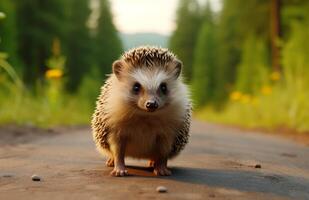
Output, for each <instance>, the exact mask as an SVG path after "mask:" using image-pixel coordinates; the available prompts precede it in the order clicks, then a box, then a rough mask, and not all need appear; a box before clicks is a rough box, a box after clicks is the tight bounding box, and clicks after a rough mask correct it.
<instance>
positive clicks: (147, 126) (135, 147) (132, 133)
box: [92, 47, 192, 176]
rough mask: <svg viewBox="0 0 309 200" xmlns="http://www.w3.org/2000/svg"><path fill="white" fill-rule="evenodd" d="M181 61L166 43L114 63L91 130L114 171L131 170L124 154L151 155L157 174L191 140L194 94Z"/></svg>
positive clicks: (133, 52)
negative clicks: (126, 164)
mask: <svg viewBox="0 0 309 200" xmlns="http://www.w3.org/2000/svg"><path fill="white" fill-rule="evenodd" d="M182 67H183V66H182V63H181V61H179V60H178V59H177V58H176V56H175V55H174V54H173V53H171V52H170V51H169V50H167V49H163V48H157V47H138V48H135V49H132V50H129V51H127V52H125V53H124V54H123V55H122V56H121V58H120V59H119V60H117V61H115V62H114V63H113V66H112V68H113V73H112V74H111V75H110V76H109V77H108V79H107V80H106V82H105V84H104V85H103V86H102V88H101V94H100V96H99V97H98V100H97V103H96V109H95V112H94V114H93V116H92V133H93V139H94V141H95V144H96V147H97V149H98V151H99V152H100V153H102V154H103V155H105V156H107V157H108V161H107V162H106V165H107V166H110V167H113V168H114V169H113V170H112V172H111V175H113V176H126V175H128V171H127V170H126V167H125V157H132V158H138V159H148V160H149V164H150V166H151V167H153V169H154V173H155V174H156V175H158V176H168V175H171V171H170V170H169V169H168V168H167V161H168V160H169V159H171V158H174V157H175V156H177V155H178V154H179V153H180V151H181V150H182V149H183V148H184V147H185V145H186V144H187V143H188V139H189V129H190V123H191V110H192V106H191V100H190V96H189V92H188V89H187V87H186V85H185V84H184V83H183V81H182V76H181V70H182Z"/></svg>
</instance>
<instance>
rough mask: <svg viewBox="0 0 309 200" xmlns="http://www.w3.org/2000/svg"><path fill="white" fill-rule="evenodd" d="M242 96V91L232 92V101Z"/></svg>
mask: <svg viewBox="0 0 309 200" xmlns="http://www.w3.org/2000/svg"><path fill="white" fill-rule="evenodd" d="M241 96H242V94H241V92H238V91H235V92H232V93H231V94H230V99H231V100H232V101H238V100H239V99H240V98H241Z"/></svg>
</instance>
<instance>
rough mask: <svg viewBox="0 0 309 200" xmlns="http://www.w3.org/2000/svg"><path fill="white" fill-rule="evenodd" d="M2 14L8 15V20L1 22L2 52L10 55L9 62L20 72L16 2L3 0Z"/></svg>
mask: <svg viewBox="0 0 309 200" xmlns="http://www.w3.org/2000/svg"><path fill="white" fill-rule="evenodd" d="M0 12H5V13H6V14H7V16H6V19H5V20H1V22H0V51H5V52H6V53H8V55H9V59H8V61H9V62H10V63H11V64H12V65H13V66H14V67H15V69H18V70H20V66H19V60H18V56H17V26H16V8H15V4H14V2H13V1H12V0H1V1H0Z"/></svg>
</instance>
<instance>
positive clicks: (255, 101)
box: [251, 97, 259, 106]
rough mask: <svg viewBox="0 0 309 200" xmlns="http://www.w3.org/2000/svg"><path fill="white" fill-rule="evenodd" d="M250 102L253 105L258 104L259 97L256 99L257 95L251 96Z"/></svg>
mask: <svg viewBox="0 0 309 200" xmlns="http://www.w3.org/2000/svg"><path fill="white" fill-rule="evenodd" d="M251 104H252V105H253V106H256V105H258V104H259V99H258V98H257V97H252V98H251Z"/></svg>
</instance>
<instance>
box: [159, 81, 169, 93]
mask: <svg viewBox="0 0 309 200" xmlns="http://www.w3.org/2000/svg"><path fill="white" fill-rule="evenodd" d="M160 90H161V92H162V93H163V94H167V86H166V83H161V84H160Z"/></svg>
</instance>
